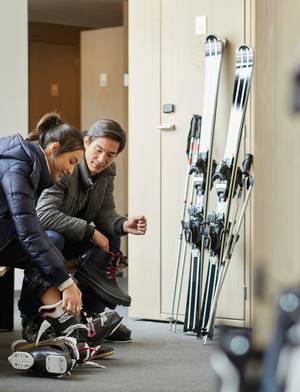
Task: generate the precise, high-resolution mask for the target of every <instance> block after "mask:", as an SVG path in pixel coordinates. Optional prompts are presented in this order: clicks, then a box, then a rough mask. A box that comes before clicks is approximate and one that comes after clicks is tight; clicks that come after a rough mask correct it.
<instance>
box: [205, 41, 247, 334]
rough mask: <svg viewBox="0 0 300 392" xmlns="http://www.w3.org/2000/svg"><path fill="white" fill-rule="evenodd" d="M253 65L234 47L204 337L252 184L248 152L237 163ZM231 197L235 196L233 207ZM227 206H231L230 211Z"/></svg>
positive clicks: (211, 217) (210, 238)
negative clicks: (243, 195) (239, 166)
mask: <svg viewBox="0 0 300 392" xmlns="http://www.w3.org/2000/svg"><path fill="white" fill-rule="evenodd" d="M253 65H254V57H253V50H252V48H251V47H249V46H247V45H241V46H239V47H238V48H237V50H236V67H235V80H234V88H233V97H232V106H231V113H230V119H229V126H228V135H227V142H226V147H225V153H224V158H223V160H221V161H220V162H219V163H218V165H217V167H216V170H215V173H214V175H213V183H214V184H215V189H216V193H217V206H216V210H215V211H213V212H210V213H209V214H208V216H207V223H206V228H205V234H204V236H205V237H206V239H207V241H205V242H206V243H207V244H208V250H209V264H208V271H207V277H206V284H205V290H204V295H203V302H202V307H201V315H200V322H199V325H198V331H197V335H198V336H202V337H204V341H206V339H207V338H212V336H213V328H214V319H215V312H216V306H217V301H218V297H219V295H220V291H221V288H222V284H223V282H224V278H225V274H226V271H227V269H228V265H229V262H230V259H231V255H232V252H233V248H234V246H235V244H236V242H237V240H238V238H239V229H240V226H241V222H242V218H243V215H244V213H245V208H246V205H247V203H248V200H249V197H250V193H251V190H252V187H253V180H252V179H251V177H250V169H251V164H252V155H250V154H247V156H246V157H245V161H244V163H243V165H242V168H238V167H237V160H238V155H239V149H240V144H241V135H242V129H243V125H244V118H245V112H246V108H247V101H248V96H249V91H250V84H251V79H252V72H253ZM245 187H246V188H247V195H246V197H245V202H244V205H243V207H242V211H241V215H240V217H239V218H237V213H238V207H239V206H238V204H239V201H240V200H241V196H242V193H243V192H242V190H243V189H244V188H245ZM234 199H238V200H237V203H236V207H235V208H234V209H233V201H234ZM231 210H234V212H233V214H231Z"/></svg>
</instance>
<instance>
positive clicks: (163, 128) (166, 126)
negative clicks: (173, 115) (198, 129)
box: [157, 124, 176, 131]
mask: <svg viewBox="0 0 300 392" xmlns="http://www.w3.org/2000/svg"><path fill="white" fill-rule="evenodd" d="M157 129H160V130H161V131H174V130H175V129H176V126H175V124H163V125H159V126H158V127H157Z"/></svg>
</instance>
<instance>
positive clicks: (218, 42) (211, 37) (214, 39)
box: [204, 34, 226, 54]
mask: <svg viewBox="0 0 300 392" xmlns="http://www.w3.org/2000/svg"><path fill="white" fill-rule="evenodd" d="M204 45H205V47H206V52H208V49H211V47H212V46H215V48H216V54H220V53H221V52H222V51H223V49H224V47H225V45H226V39H225V38H223V37H220V36H219V35H217V34H208V35H207V36H206V38H205V41H204ZM210 51H211V50H209V53H210Z"/></svg>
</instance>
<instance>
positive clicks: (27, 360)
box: [8, 351, 68, 375]
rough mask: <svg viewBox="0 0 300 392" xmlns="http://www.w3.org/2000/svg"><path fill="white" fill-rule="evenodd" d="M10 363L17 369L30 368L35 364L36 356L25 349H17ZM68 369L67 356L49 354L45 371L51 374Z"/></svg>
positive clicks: (64, 371) (63, 372)
mask: <svg viewBox="0 0 300 392" xmlns="http://www.w3.org/2000/svg"><path fill="white" fill-rule="evenodd" d="M8 361H9V363H10V364H11V365H12V367H13V368H14V369H17V370H30V369H31V368H32V367H33V365H34V358H33V356H32V355H31V354H30V353H27V352H25V351H15V352H14V353H13V354H12V355H11V356H10V357H9V358H8ZM67 370H68V365H67V361H66V358H65V357H64V356H62V355H51V354H49V355H47V357H46V359H45V371H47V372H48V373H51V374H57V375H61V374H65V373H66V372H67Z"/></svg>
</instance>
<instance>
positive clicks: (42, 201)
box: [37, 177, 94, 241]
mask: <svg viewBox="0 0 300 392" xmlns="http://www.w3.org/2000/svg"><path fill="white" fill-rule="evenodd" d="M70 180H71V177H70V178H68V177H64V178H63V179H61V181H60V183H59V184H55V185H54V186H52V187H51V188H47V189H45V190H44V191H43V193H42V194H41V196H40V198H39V200H38V204H37V215H38V218H39V220H40V222H41V224H42V227H43V228H44V229H45V230H55V231H57V232H58V233H61V234H62V235H63V236H64V237H66V238H70V239H74V240H78V241H80V240H82V239H83V238H91V237H92V236H93V234H94V228H93V226H91V225H89V224H88V223H87V222H86V221H85V220H84V219H80V218H77V217H73V216H70V215H68V214H67V213H65V212H64V211H63V206H64V199H65V189H66V188H68V186H69V181H70Z"/></svg>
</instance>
